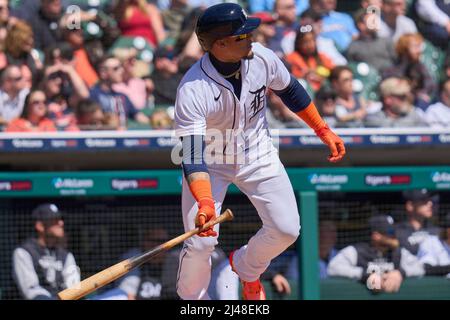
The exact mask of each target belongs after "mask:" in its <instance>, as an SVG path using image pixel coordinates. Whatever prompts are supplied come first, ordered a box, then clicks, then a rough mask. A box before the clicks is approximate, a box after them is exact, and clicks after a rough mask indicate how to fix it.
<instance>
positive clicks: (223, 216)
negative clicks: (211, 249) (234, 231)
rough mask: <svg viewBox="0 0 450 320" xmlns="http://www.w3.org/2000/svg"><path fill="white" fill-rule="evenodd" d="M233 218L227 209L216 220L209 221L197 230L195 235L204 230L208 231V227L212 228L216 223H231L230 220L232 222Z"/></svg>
mask: <svg viewBox="0 0 450 320" xmlns="http://www.w3.org/2000/svg"><path fill="white" fill-rule="evenodd" d="M233 218H234V215H233V212H231V210H230V209H227V210H225V211H224V213H222V214H221V215H220V216H218V217H217V218H216V219H214V220H210V221H208V222H207V223H205V224H204V225H203V227H202V228H199V230H198V232H197V233H200V232H202V231H204V230H206V229H209V228H210V227H212V226H214V225H216V224H218V223H223V222H225V221H231V220H233Z"/></svg>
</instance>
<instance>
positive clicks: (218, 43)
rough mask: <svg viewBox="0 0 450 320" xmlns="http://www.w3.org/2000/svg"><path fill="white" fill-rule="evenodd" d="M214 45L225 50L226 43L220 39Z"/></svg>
mask: <svg viewBox="0 0 450 320" xmlns="http://www.w3.org/2000/svg"><path fill="white" fill-rule="evenodd" d="M216 44H217V45H218V46H219V47H220V48H225V47H226V46H227V43H226V41H225V40H223V39H220V40H217V41H216Z"/></svg>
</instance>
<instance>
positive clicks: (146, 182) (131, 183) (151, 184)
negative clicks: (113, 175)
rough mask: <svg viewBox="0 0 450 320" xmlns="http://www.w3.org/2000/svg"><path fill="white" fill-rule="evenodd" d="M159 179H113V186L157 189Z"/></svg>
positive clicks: (125, 188) (133, 188) (115, 187)
mask: <svg viewBox="0 0 450 320" xmlns="http://www.w3.org/2000/svg"><path fill="white" fill-rule="evenodd" d="M158 186H159V181H158V179H155V178H149V179H112V180H111V188H112V189H113V190H120V191H123V190H139V189H157V188H158Z"/></svg>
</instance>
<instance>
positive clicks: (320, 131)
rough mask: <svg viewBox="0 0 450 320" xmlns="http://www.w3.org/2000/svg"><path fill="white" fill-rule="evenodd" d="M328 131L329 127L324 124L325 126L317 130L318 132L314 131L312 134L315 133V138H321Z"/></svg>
mask: <svg viewBox="0 0 450 320" xmlns="http://www.w3.org/2000/svg"><path fill="white" fill-rule="evenodd" d="M329 131H330V127H328V125H327V124H326V123H325V125H324V126H323V127H322V128H320V129H318V130H314V132H315V133H316V135H317V136H319V137H320V136H323V135H324V134H325V133H327V132H329Z"/></svg>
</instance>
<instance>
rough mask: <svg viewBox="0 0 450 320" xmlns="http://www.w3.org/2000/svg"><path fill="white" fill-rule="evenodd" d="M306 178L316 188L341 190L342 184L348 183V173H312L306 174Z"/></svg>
mask: <svg viewBox="0 0 450 320" xmlns="http://www.w3.org/2000/svg"><path fill="white" fill-rule="evenodd" d="M308 180H309V183H311V184H312V185H314V187H315V188H316V190H341V189H342V185H344V184H347V183H348V175H346V174H317V173H313V174H310V175H309V176H308Z"/></svg>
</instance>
